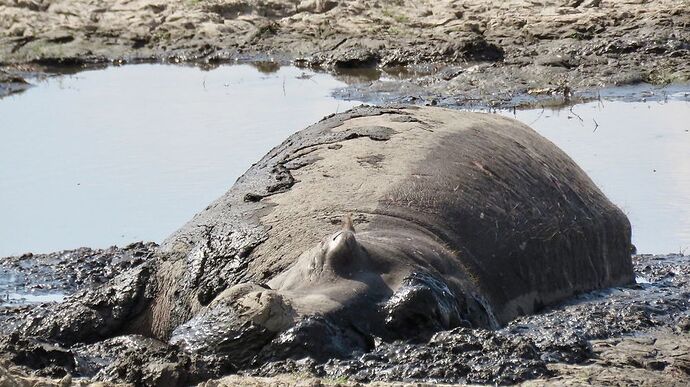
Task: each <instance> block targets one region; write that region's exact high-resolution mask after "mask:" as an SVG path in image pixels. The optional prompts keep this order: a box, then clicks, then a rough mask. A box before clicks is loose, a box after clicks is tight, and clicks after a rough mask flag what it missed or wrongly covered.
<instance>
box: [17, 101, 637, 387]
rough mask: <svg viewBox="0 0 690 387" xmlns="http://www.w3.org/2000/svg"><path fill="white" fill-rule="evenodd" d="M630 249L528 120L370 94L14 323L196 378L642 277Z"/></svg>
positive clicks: (518, 310) (496, 315) (414, 334)
mask: <svg viewBox="0 0 690 387" xmlns="http://www.w3.org/2000/svg"><path fill="white" fill-rule="evenodd" d="M349 214H351V218H350V216H349ZM630 250H631V244H630V225H629V222H628V220H627V218H626V217H625V216H624V215H623V214H622V212H621V211H620V210H619V209H618V208H616V207H615V206H614V205H613V204H611V203H610V202H609V201H608V200H607V199H606V198H605V197H604V195H603V194H602V193H601V192H600V191H599V190H598V189H597V188H596V187H595V186H594V184H593V183H592V182H591V180H590V179H589V178H588V177H587V176H586V175H585V174H584V172H582V170H580V169H579V168H578V167H577V166H576V165H575V164H574V163H573V161H572V160H571V159H570V158H569V157H568V156H566V155H565V154H564V153H563V152H562V151H560V150H559V149H558V148H557V147H555V146H554V145H553V144H551V143H550V142H548V141H547V140H545V139H544V138H542V137H541V136H539V135H538V134H536V133H535V132H534V131H533V130H531V129H530V128H528V127H526V126H524V125H522V124H519V123H517V122H516V121H513V120H510V119H507V118H502V117H498V116H493V115H485V114H477V113H466V112H456V111H450V110H445V109H438V108H413V107H391V108H373V107H360V108H356V109H353V110H351V111H349V112H346V113H342V114H338V115H335V116H331V117H327V118H326V119H324V120H322V121H321V122H319V123H317V124H315V125H313V126H311V127H309V128H307V129H305V130H303V131H301V132H298V133H296V134H294V135H292V136H291V137H290V138H288V139H287V140H286V141H285V142H283V143H282V144H281V145H279V146H278V147H276V148H274V149H273V150H272V151H271V152H269V153H268V154H267V155H266V156H265V157H264V158H263V159H262V160H260V161H259V162H258V163H257V164H255V165H254V166H252V168H250V169H249V170H248V171H247V173H245V175H243V176H242V177H241V178H240V179H238V181H237V182H236V183H235V185H234V186H233V187H232V188H231V189H230V191H229V192H228V193H227V194H226V195H224V196H223V197H221V198H220V199H218V200H217V201H215V202H214V203H212V204H211V205H209V206H208V207H207V209H206V210H205V211H203V212H201V213H200V214H198V215H197V216H195V217H194V219H192V220H191V221H190V222H189V223H188V224H187V225H185V226H184V227H183V228H181V229H180V230H179V231H177V232H176V233H175V234H173V235H172V236H171V237H170V238H168V240H166V241H165V242H164V243H163V245H162V246H161V248H160V249H159V251H158V252H157V253H156V256H155V257H153V258H151V259H149V260H147V261H146V262H145V263H143V264H141V265H140V266H138V267H136V268H133V269H131V270H129V271H127V272H125V273H123V274H121V275H120V276H118V277H116V278H114V279H113V280H111V281H110V282H109V283H107V284H106V285H104V286H101V287H99V288H97V289H95V290H93V291H87V292H85V293H83V294H80V295H78V296H74V297H72V298H69V299H68V300H67V301H66V302H65V303H64V304H63V305H59V306H57V307H50V306H48V307H44V308H39V309H36V310H34V311H30V312H28V313H26V314H25V315H22V316H19V317H17V318H16V322H15V323H14V325H13V326H15V328H13V331H14V334H13V337H15V338H16V337H39V338H40V339H42V340H46V339H47V340H52V341H56V342H58V343H60V344H62V345H74V344H79V343H92V342H98V341H101V340H104V339H109V338H111V337H113V336H117V335H122V334H138V335H143V336H145V337H150V338H155V339H157V340H159V341H162V342H167V343H168V344H170V345H173V346H174V347H177V348H180V349H182V354H184V355H183V356H188V357H189V359H188V360H185V361H184V362H182V363H184V364H187V365H186V366H185V367H186V368H185V369H187V370H194V371H193V372H194V373H195V374H194V375H193V376H191V378H192V379H191V380H194V378H195V377H196V378H204V377H205V376H204V375H218V374H222V373H226V372H231V371H234V370H236V369H239V368H247V367H254V366H256V365H259V364H262V363H264V362H266V361H274V360H280V359H289V358H292V359H299V358H302V357H311V358H314V359H316V360H318V361H326V360H327V359H329V358H345V357H349V356H352V355H353V354H356V353H361V352H366V351H370V350H372V349H373V348H374V347H375V345H376V343H377V342H379V341H381V340H383V341H392V340H395V339H406V340H412V341H424V340H426V339H428V338H429V337H430V336H431V335H432V334H434V333H435V332H438V331H442V330H447V329H451V328H457V327H474V328H492V329H495V328H499V327H500V326H503V325H505V324H506V323H508V322H509V321H511V320H513V319H514V318H516V317H518V316H521V315H527V314H531V313H534V312H535V311H538V310H540V309H541V308H542V307H544V306H545V305H549V304H553V303H555V302H558V301H561V300H563V299H565V298H567V297H569V296H572V295H573V294H576V293H579V292H584V291H588V290H591V289H597V288H603V287H609V286H617V285H622V284H627V283H629V282H631V281H632V279H633V272H632V264H631V260H630ZM143 347H146V346H143ZM86 352H88V351H86ZM84 357H88V356H86V355H84ZM82 362H87V363H88V361H87V360H82ZM94 367H96V366H94ZM82 368H89V367H82ZM91 368H93V367H91ZM96 368H97V367H96ZM183 368H184V367H183ZM171 372H172V371H171ZM175 372H177V371H175ZM175 375H177V374H175ZM131 377H132V378H136V375H134V376H131ZM176 380H178V381H187V382H188V381H189V379H185V377H182V376H180V378H178V379H176Z"/></svg>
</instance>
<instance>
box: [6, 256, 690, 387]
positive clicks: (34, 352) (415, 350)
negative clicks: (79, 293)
mask: <svg viewBox="0 0 690 387" xmlns="http://www.w3.org/2000/svg"><path fill="white" fill-rule="evenodd" d="M633 261H634V266H635V273H636V275H637V278H638V283H637V284H635V285H632V286H629V287H620V288H613V289H608V290H604V291H596V292H590V293H586V294H582V295H580V296H578V297H576V298H575V299H573V300H571V301H568V302H566V303H564V304H562V305H557V306H554V307H551V308H548V309H545V310H543V311H541V313H539V314H536V315H533V316H528V317H522V318H519V319H517V320H515V321H513V322H511V323H510V324H509V325H508V326H506V327H505V328H503V329H500V330H496V331H492V330H481V329H479V330H477V329H467V328H462V327H461V328H456V329H454V330H451V331H446V332H441V333H438V334H436V335H435V336H433V337H432V338H431V339H430V340H429V341H428V342H425V343H405V342H395V343H377V345H376V347H375V348H374V349H373V350H372V351H370V352H368V353H363V354H359V355H356V356H354V357H352V358H348V359H343V360H330V361H328V362H326V363H317V362H315V361H314V360H310V359H296V360H287V361H279V362H269V363H265V364H256V366H255V367H250V368H249V369H245V370H244V371H242V372H241V373H240V375H239V376H229V377H223V378H220V379H213V377H214V375H215V376H216V377H219V376H220V375H222V374H223V372H225V373H227V372H229V370H228V369H225V370H224V371H221V370H219V369H218V368H214V365H213V364H211V363H209V362H208V359H203V358H194V357H190V356H188V355H185V354H184V353H181V352H180V351H179V350H178V349H176V348H175V347H174V346H169V345H168V344H165V343H163V342H160V341H158V340H154V339H150V338H145V337H142V336H137V335H122V336H119V337H115V338H112V339H108V340H106V341H102V342H99V343H94V344H77V345H73V346H64V345H56V344H54V343H50V342H45V341H41V340H36V339H24V338H20V337H17V336H11V337H7V336H5V337H3V338H2V340H1V341H0V347H1V348H2V353H4V354H5V355H4V356H3V357H4V359H5V361H7V360H11V362H10V363H7V362H5V363H3V364H0V366H3V367H5V370H4V371H2V369H1V368H0V372H7V375H11V376H13V377H22V378H34V379H36V378H38V379H40V378H44V379H45V378H46V377H48V378H49V379H46V380H50V381H52V383H55V384H54V385H58V384H57V383H59V381H60V379H61V378H65V377H66V376H67V375H70V377H71V378H74V381H75V383H77V382H78V383H86V381H107V382H108V383H112V382H120V383H134V384H136V385H160V386H163V385H174V384H180V385H181V384H188V383H195V382H200V381H201V380H206V379H209V381H207V382H205V383H204V385H206V386H223V385H233V383H238V382H240V381H241V382H242V383H246V384H247V385H252V384H255V385H257V386H263V385H272V384H271V383H276V382H277V381H283V382H284V383H286V385H295V386H296V385H318V384H313V383H317V382H318V383H324V384H335V383H336V382H338V383H341V384H342V385H356V384H358V383H362V384H366V383H372V384H373V385H386V384H385V383H383V384H382V383H380V382H386V381H388V382H397V383H401V382H402V383H444V382H445V383H450V384H458V383H486V384H513V383H524V384H525V385H529V386H535V385H544V384H549V383H550V384H553V383H558V384H565V385H581V384H583V383H585V384H595V385H599V384H610V383H616V384H620V385H640V384H643V383H651V384H654V385H687V383H688V382H690V334H689V332H690V301H689V300H688V295H690V259H689V258H688V257H685V256H681V255H667V256H650V255H647V256H636V257H634V259H633ZM20 309H21V307H16V306H15V307H7V306H6V307H4V310H5V313H4V314H5V315H7V313H8V311H18V310H20ZM10 314H11V313H10ZM215 366H217V364H216V365H215ZM236 371H239V370H236ZM242 375H244V376H242ZM0 377H2V374H0ZM267 377H269V378H267ZM314 378H316V379H314ZM305 380H307V381H309V384H305V382H304V381H305ZM300 381H302V382H300ZM396 385H398V384H396Z"/></svg>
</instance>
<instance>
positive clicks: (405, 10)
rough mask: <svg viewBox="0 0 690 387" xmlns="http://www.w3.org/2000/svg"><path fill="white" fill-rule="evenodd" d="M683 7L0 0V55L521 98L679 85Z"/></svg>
mask: <svg viewBox="0 0 690 387" xmlns="http://www.w3.org/2000/svg"><path fill="white" fill-rule="evenodd" d="M688 9H690V1H688V0H657V1H653V2H650V1H647V0H625V1H598V0H585V1H582V0H543V1H524V0H517V1H495V0H494V1H483V0H466V1H449V0H443V1H424V0H413V1H410V0H396V1H332V0H311V1H295V0H292V1H289V0H262V1H247V0H244V1H241V0H185V1H180V2H166V1H161V0H80V1H73V0H0V63H3V64H5V67H6V70H7V71H13V72H17V71H19V70H26V69H33V70H35V69H36V67H35V66H34V65H36V64H40V65H56V64H57V65H75V64H76V65H83V64H85V63H93V62H99V63H103V62H114V63H123V62H126V61H130V62H131V61H137V60H153V61H159V60H167V61H172V62H179V61H198V62H200V63H205V64H207V65H208V64H215V63H222V62H226V61H232V60H237V59H239V60H257V59H261V60H275V61H278V62H280V63H288V62H293V63H295V64H298V65H302V66H312V67H323V68H327V69H330V70H333V71H336V72H337V71H338V70H341V71H342V70H343V69H352V68H373V67H376V68H378V69H383V70H384V71H385V73H384V75H386V76H387V78H389V80H388V81H386V82H383V81H374V82H369V83H365V84H364V85H360V86H358V88H356V90H353V92H355V93H360V94H363V95H364V96H365V97H366V96H370V94H371V93H379V92H381V91H394V92H396V94H398V95H397V97H399V98H398V99H399V100H402V99H404V98H405V97H408V99H409V98H417V99H433V98H439V96H443V97H446V98H448V97H454V99H453V101H454V103H455V104H460V105H462V104H468V103H470V102H473V101H477V100H480V101H483V102H485V103H486V104H491V105H511V104H512V105H516V104H518V105H519V104H521V103H524V101H521V100H520V99H519V98H516V97H519V96H526V97H528V99H533V97H534V96H540V95H541V96H544V95H546V96H552V97H558V98H565V99H569V98H571V96H572V95H575V94H577V92H578V91H581V90H592V89H596V88H599V87H602V86H606V85H619V84H631V83H638V82H650V83H653V84H665V83H669V82H685V81H687V80H688V79H690V64H689V63H690V12H689V11H688ZM27 64H31V65H32V66H29V67H27V66H26V65H27ZM401 66H402V67H401ZM39 70H40V68H39ZM358 82H360V83H361V79H359V80H358ZM2 83H3V81H2V76H0V84H2ZM2 89H3V88H1V87H0V93H5V94H6V93H8V92H9V91H8V90H4V91H3V90H2ZM370 97H371V96H370ZM371 98H372V99H373V97H371Z"/></svg>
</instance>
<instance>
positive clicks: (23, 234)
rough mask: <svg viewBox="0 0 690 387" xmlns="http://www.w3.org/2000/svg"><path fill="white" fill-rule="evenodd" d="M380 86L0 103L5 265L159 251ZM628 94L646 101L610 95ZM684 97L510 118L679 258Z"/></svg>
mask: <svg viewBox="0 0 690 387" xmlns="http://www.w3.org/2000/svg"><path fill="white" fill-rule="evenodd" d="M379 76H382V75H381V74H368V73H367V74H351V73H347V74H345V73H344V74H336V75H335V77H333V76H330V75H326V74H320V73H315V72H311V71H307V70H303V69H298V68H294V67H277V66H275V65H273V66H266V65H255V66H251V65H237V66H221V67H219V68H216V69H213V70H208V71H204V70H201V69H199V68H195V67H182V66H165V65H132V66H123V67H109V68H106V69H102V70H96V71H86V72H80V73H77V74H74V75H69V76H61V77H55V78H48V79H46V80H44V81H41V82H39V84H38V86H37V87H34V88H32V89H30V90H28V91H27V92H25V93H23V94H19V95H14V96H10V97H8V98H4V99H2V100H0V256H6V255H18V254H21V253H24V252H27V251H32V252H49V251H55V250H59V249H67V248H76V247H79V246H91V247H106V246H110V245H113V244H117V245H125V244H127V243H130V242H133V241H137V240H152V241H157V242H160V241H162V239H163V238H165V237H166V236H167V235H168V234H170V233H171V232H172V231H174V230H175V229H177V228H178V227H180V226H181V225H182V224H184V222H186V221H187V220H189V219H190V218H191V217H192V216H193V215H194V214H195V213H196V212H198V211H200V210H201V209H203V208H204V207H205V206H206V205H207V204H208V203H209V202H211V201H212V200H213V199H215V198H217V197H218V196H220V195H222V194H223V193H224V192H225V191H226V190H227V189H228V188H229V187H230V186H231V185H232V184H233V182H234V181H235V180H236V179H237V177H239V176H240V174H242V173H243V172H244V171H245V170H246V169H247V168H248V167H249V166H250V165H251V164H252V163H254V162H256V161H258V159H259V158H260V157H261V156H263V155H264V154H265V153H266V152H267V151H268V150H270V149H271V148H272V147H274V146H276V145H278V144H279V143H280V142H281V141H282V140H283V139H285V138H286V137H287V136H288V135H290V134H291V133H293V132H295V131H296V130H299V129H302V128H304V127H306V126H307V125H309V124H312V123H314V122H316V121H318V120H319V119H321V118H322V117H323V116H325V115H328V114H331V113H335V112H338V111H344V110H347V109H349V108H350V107H352V106H354V105H356V104H358V103H357V102H354V101H343V100H337V99H335V98H334V97H332V92H333V90H336V89H342V88H343V87H345V86H346V83H351V82H356V81H357V80H358V79H359V80H360V81H361V79H362V78H364V80H365V81H367V80H369V78H372V79H375V78H377V77H379ZM386 76H391V77H392V76H393V75H390V74H389V75H386ZM400 76H404V74H403V75H400ZM621 93H623V94H622V95H623V96H625V95H632V94H635V93H638V91H634V92H631V91H629V90H628V91H626V90H622V89H611V90H609V91H606V92H605V93H603V94H602V95H603V97H605V98H606V97H612V98H618V99H620V98H619V97H620V95H619V94H621ZM631 93H632V94H631ZM639 93H646V91H639ZM676 94H678V95H676ZM687 95H688V94H687V90H682V88H681V89H678V90H675V89H674V91H673V93H670V94H669V95H666V94H664V95H663V98H660V96H658V95H657V96H650V98H649V100H648V101H645V102H624V101H618V102H609V101H606V100H603V101H597V102H593V103H587V104H581V105H577V106H575V107H573V108H572V109H570V108H565V109H561V110H543V109H534V110H525V111H517V112H503V113H502V114H506V115H508V116H515V117H516V118H517V119H519V120H521V121H523V122H525V123H527V124H529V125H531V126H532V127H534V128H535V129H536V130H537V131H539V132H540V133H541V134H542V135H544V136H545V137H547V138H549V139H550V140H552V141H553V142H555V143H556V144H557V145H558V146H560V147H561V148H563V149H564V150H565V151H566V152H567V153H568V154H569V155H571V156H572V157H573V158H574V159H575V161H576V162H577V163H578V164H579V165H580V166H581V167H582V168H583V169H585V170H586V171H587V173H588V174H589V175H590V176H591V177H592V179H593V180H594V181H595V182H596V183H597V184H598V185H599V186H600V187H601V188H602V190H603V191H604V192H605V193H606V194H607V195H608V196H609V198H611V199H612V200H613V201H614V202H615V203H616V204H618V205H619V206H620V207H621V208H622V209H623V210H624V211H625V212H626V214H627V215H628V216H629V218H630V220H631V222H632V224H633V232H634V235H633V238H634V243H635V244H636V246H637V248H638V251H640V252H644V253H668V252H683V251H685V250H684V249H688V250H690V132H689V130H690V103H689V102H688V101H687ZM635 97H636V98H637V99H638V100H639V98H646V95H642V94H640V95H635ZM686 252H687V251H686Z"/></svg>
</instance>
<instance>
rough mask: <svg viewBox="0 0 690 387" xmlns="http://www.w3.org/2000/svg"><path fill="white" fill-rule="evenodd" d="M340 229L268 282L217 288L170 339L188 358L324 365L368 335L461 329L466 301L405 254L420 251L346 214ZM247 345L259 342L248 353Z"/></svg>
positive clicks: (365, 342) (367, 341)
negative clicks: (203, 355)
mask: <svg viewBox="0 0 690 387" xmlns="http://www.w3.org/2000/svg"><path fill="white" fill-rule="evenodd" d="M342 224H343V227H342V229H341V230H339V231H337V232H335V233H334V234H332V235H330V236H328V237H327V238H325V239H323V240H322V241H321V242H319V243H318V244H317V245H316V246H314V247H313V248H311V249H309V250H307V251H305V252H304V253H302V254H301V256H300V257H299V259H298V260H297V261H296V263H295V264H294V265H293V266H292V267H290V268H289V269H288V270H286V271H285V272H283V273H281V274H280V275H278V276H276V277H275V278H273V279H272V280H271V281H269V282H268V284H265V285H258V284H252V283H244V284H239V285H235V286H233V287H231V288H229V289H227V290H225V291H224V292H223V293H221V294H220V295H219V296H218V297H216V299H215V300H214V301H213V302H212V303H211V304H210V305H209V306H208V307H207V308H206V309H205V310H203V311H202V312H201V313H199V314H198V315H197V316H196V317H195V318H194V319H192V320H190V321H189V322H187V323H186V324H183V325H182V326H180V327H178V328H177V329H176V330H175V332H174V333H173V338H172V339H171V341H172V342H175V343H177V344H180V345H181V346H182V347H183V348H187V349H188V350H194V351H201V352H205V351H208V352H219V351H220V352H224V353H229V354H230V355H232V352H233V351H234V352H237V351H241V352H242V356H243V358H242V359H241V360H242V361H247V360H249V359H248V357H251V356H253V354H257V353H259V352H261V353H264V354H265V355H266V354H268V355H267V356H270V357H271V358H274V359H275V358H277V357H302V356H311V357H314V358H317V359H319V358H321V359H326V358H328V357H334V356H335V357H343V356H347V355H350V354H351V353H352V352H354V351H357V350H366V349H368V348H369V347H371V346H372V345H373V343H374V341H375V339H376V338H381V339H384V340H386V339H399V338H405V339H418V338H423V337H428V335H429V334H431V333H433V332H436V331H439V330H442V329H448V328H452V327H454V326H458V325H460V324H463V323H467V322H466V321H464V319H463V317H462V315H464V314H465V313H462V311H463V310H464V309H466V305H464V301H463V300H464V299H463V300H461V299H460V298H459V297H457V296H456V292H454V291H452V290H451V288H450V287H449V285H448V284H447V283H446V282H444V280H443V279H442V278H441V276H440V275H439V274H438V273H434V272H433V271H430V270H423V269H422V267H421V265H419V261H420V260H421V259H422V258H420V257H414V256H410V255H411V254H410V253H409V252H408V250H409V251H416V252H417V253H419V251H420V249H422V247H420V246H413V247H414V248H412V249H405V248H401V246H400V243H399V241H395V243H394V241H393V240H392V239H391V238H393V239H394V237H391V236H387V235H384V234H377V233H372V232H364V233H356V232H355V229H354V227H353V224H352V220H351V218H350V217H349V216H347V217H345V219H344V220H343V222H342ZM403 239H405V240H408V239H410V238H403ZM422 246H423V243H422ZM257 337H261V338H262V340H257ZM230 338H231V339H230ZM250 341H251V342H252V343H253V344H252V345H254V346H256V343H257V342H258V343H261V348H255V351H254V352H253V354H252V353H248V351H247V345H248V343H249V342H250ZM219 343H222V345H220V344H219ZM305 343H306V345H305Z"/></svg>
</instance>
